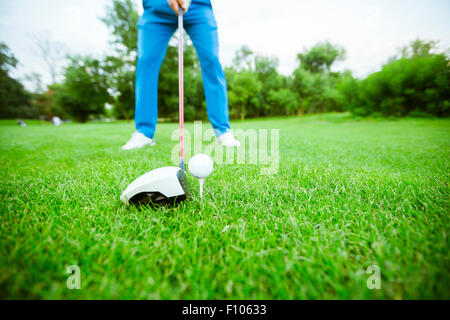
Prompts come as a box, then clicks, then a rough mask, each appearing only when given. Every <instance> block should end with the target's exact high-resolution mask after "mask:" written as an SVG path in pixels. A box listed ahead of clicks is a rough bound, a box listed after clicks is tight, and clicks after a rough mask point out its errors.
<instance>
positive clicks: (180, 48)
mask: <svg viewBox="0 0 450 320" xmlns="http://www.w3.org/2000/svg"><path fill="white" fill-rule="evenodd" d="M178 31H179V33H180V34H179V39H178V79H179V92H178V94H179V104H180V110H179V117H180V168H181V169H183V170H186V166H185V163H184V133H183V130H184V87H183V82H184V77H183V75H184V72H183V71H184V70H183V63H184V62H183V9H182V8H181V7H180V8H179V13H178Z"/></svg>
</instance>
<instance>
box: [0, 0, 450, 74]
mask: <svg viewBox="0 0 450 320" xmlns="http://www.w3.org/2000/svg"><path fill="white" fill-rule="evenodd" d="M133 1H134V2H135V3H136V4H137V6H138V8H139V12H140V13H142V10H143V9H142V4H141V1H140V0H133ZM110 2H111V1H110V0H0V41H3V42H5V43H6V44H7V45H8V46H9V47H10V49H11V51H12V52H13V54H14V55H15V56H16V57H17V58H18V60H19V62H20V65H19V67H18V69H17V70H16V71H15V72H14V76H16V77H18V78H23V77H24V75H26V74H30V73H32V72H37V73H41V74H43V77H44V81H46V82H47V81H49V75H48V71H47V68H46V67H45V65H44V64H43V62H42V59H41V58H39V56H38V55H37V54H36V49H35V43H34V42H33V40H32V39H33V36H34V35H44V34H46V35H48V37H49V38H50V39H51V40H53V41H58V42H61V43H63V44H64V45H65V47H66V50H67V51H68V52H70V53H73V54H91V55H94V56H97V57H102V56H103V55H106V54H108V51H109V50H110V46H109V39H110V34H109V31H108V29H107V28H106V27H105V25H104V24H103V23H102V22H101V21H100V18H101V17H103V16H104V15H105V8H106V5H107V4H108V3H110ZM212 3H213V8H214V12H215V15H216V20H217V24H218V30H219V39H220V57H221V61H222V64H223V65H225V66H226V65H230V64H231V61H232V59H233V56H234V53H235V51H236V50H238V49H239V48H240V47H241V46H242V45H247V46H249V47H250V48H251V49H252V50H253V51H254V52H255V53H256V54H260V55H266V56H272V57H277V58H278V59H279V71H280V72H281V73H283V74H289V73H291V72H292V71H293V70H294V69H295V68H296V67H297V66H298V62H297V60H296V55H297V53H298V52H301V51H302V50H304V48H310V47H311V46H313V45H314V44H316V43H317V42H320V41H324V40H329V41H331V42H332V43H335V44H339V45H341V46H343V47H344V48H345V49H346V51H347V58H346V60H345V61H343V62H341V63H339V65H337V66H336V67H335V69H336V70H344V69H350V70H352V71H353V73H354V74H355V75H356V76H358V77H364V76H366V75H368V74H370V73H372V72H375V71H377V70H379V69H380V67H381V66H382V64H383V63H385V62H386V61H387V60H388V59H389V58H390V57H392V56H393V55H395V54H396V53H397V52H398V49H399V48H400V47H402V46H404V45H406V44H408V43H409V42H411V41H412V40H414V39H416V38H421V39H427V40H439V41H440V46H441V48H443V49H447V48H449V47H450V1H449V0H314V1H311V0H276V1H275V0H212Z"/></svg>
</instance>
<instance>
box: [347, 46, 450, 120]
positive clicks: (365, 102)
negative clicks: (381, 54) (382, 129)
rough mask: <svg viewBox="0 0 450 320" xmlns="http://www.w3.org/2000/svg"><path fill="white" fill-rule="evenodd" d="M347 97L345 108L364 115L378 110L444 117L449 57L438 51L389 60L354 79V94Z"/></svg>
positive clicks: (448, 102)
mask: <svg viewBox="0 0 450 320" xmlns="http://www.w3.org/2000/svg"><path fill="white" fill-rule="evenodd" d="M352 86H355V84H354V83H353V84H352ZM347 90H348V88H347ZM347 93H348V92H347ZM349 100H351V101H350V103H349V109H350V110H351V111H352V112H353V113H354V114H355V115H361V116H367V115H370V114H373V113H375V112H378V113H381V114H382V115H384V116H406V115H410V114H411V113H413V114H415V115H419V114H421V113H422V114H423V113H425V114H428V115H435V116H438V117H448V116H449V112H450V66H449V60H448V59H447V57H446V56H445V55H443V54H441V55H429V56H425V57H414V58H410V59H408V58H402V59H399V60H396V61H393V62H390V63H388V64H386V65H385V66H384V67H383V68H382V70H381V71H380V72H376V73H374V74H372V75H370V76H369V77H368V78H367V79H365V80H363V81H361V82H360V83H358V84H357V85H356V86H355V94H354V97H352V98H349Z"/></svg>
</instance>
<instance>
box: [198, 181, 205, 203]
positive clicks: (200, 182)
mask: <svg viewBox="0 0 450 320" xmlns="http://www.w3.org/2000/svg"><path fill="white" fill-rule="evenodd" d="M204 182H205V179H198V183H199V184H200V199H203V183H204Z"/></svg>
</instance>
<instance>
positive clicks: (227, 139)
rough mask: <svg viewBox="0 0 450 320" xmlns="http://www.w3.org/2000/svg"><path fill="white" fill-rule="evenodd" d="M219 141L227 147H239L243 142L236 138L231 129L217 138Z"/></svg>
mask: <svg viewBox="0 0 450 320" xmlns="http://www.w3.org/2000/svg"><path fill="white" fill-rule="evenodd" d="M217 142H218V143H221V144H222V145H223V146H225V147H239V146H240V145H241V143H240V142H239V141H238V140H236V138H235V137H234V134H233V132H231V131H228V132H225V133H224V134H222V135H221V136H219V137H218V138H217Z"/></svg>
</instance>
